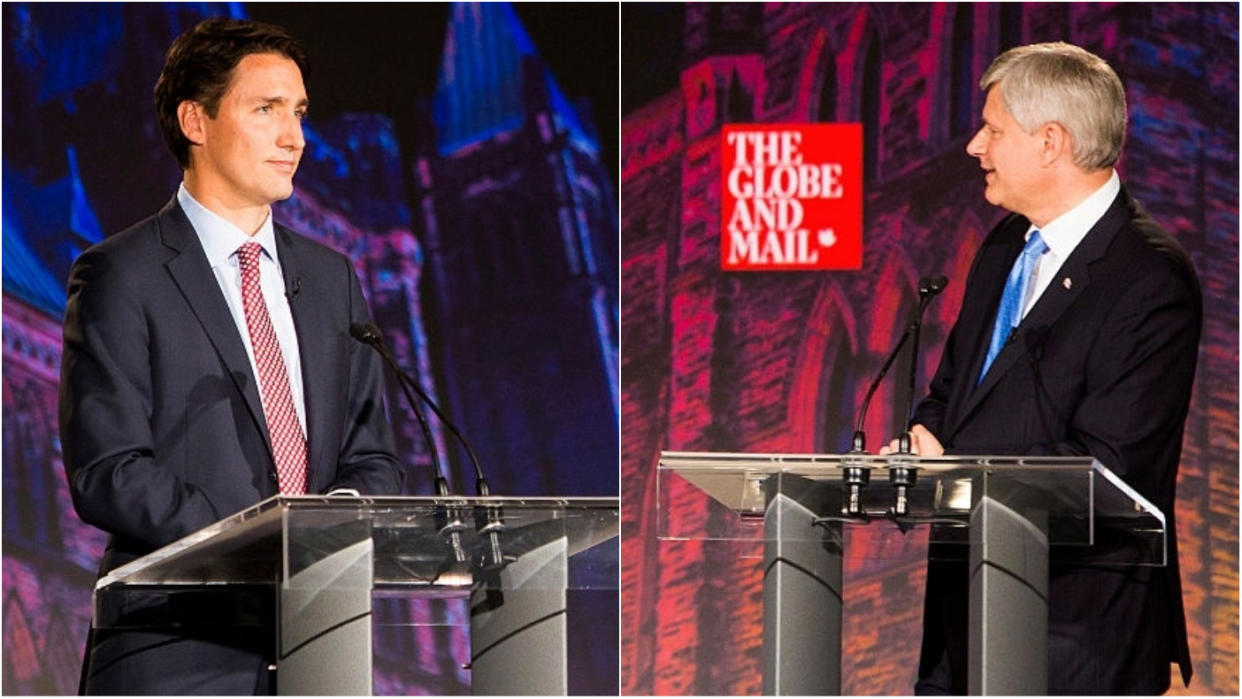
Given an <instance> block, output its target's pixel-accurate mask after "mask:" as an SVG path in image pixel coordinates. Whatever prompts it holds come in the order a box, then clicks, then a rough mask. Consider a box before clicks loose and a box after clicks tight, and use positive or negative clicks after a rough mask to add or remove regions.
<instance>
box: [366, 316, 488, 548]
mask: <svg viewBox="0 0 1242 699" xmlns="http://www.w3.org/2000/svg"><path fill="white" fill-rule="evenodd" d="M349 334H350V335H353V337H354V339H355V340H358V341H359V342H361V343H363V344H365V345H370V346H371V347H373V348H375V350H376V351H377V352H379V355H380V357H382V358H383V359H384V363H386V364H387V365H388V367H389V368H390V369H392V371H393V373H394V374H396V375H397V383H398V384H399V385H400V386H401V391H402V393H404V394H405V401H406V403H407V404H409V406H410V410H413V411H414V417H415V418H417V419H418V426H419V428H421V429H422V432H423V438H424V439H426V440H427V452H428V453H429V454H430V455H431V466H432V468H433V469H434V470H435V473H436V477H435V488H436V495H437V496H439V497H449V496H451V495H452V494H453V491H452V489H451V488H450V487H449V483H448V479H446V478H445V477H444V471H443V469H441V468H440V456H439V454H438V452H437V451H436V443H435V440H434V439H433V438H432V436H431V427H430V426H428V424H427V418H426V417H424V416H423V411H422V410H419V407H418V401H417V400H416V399H415V398H414V394H413V393H412V392H411V391H410V386H409V385H408V383H409V382H408V380H407V377H406V376H405V372H404V371H402V370H401V367H400V365H398V364H397V360H396V358H395V357H393V356H392V352H390V351H389V350H388V347H387V346H386V345H385V344H384V338H383V335H381V334H380V330H379V328H378V327H376V326H375V325H373V324H371V323H367V324H362V323H354V324H353V325H350V326H349ZM436 519H437V528H438V529H439V530H440V535H441V536H443V537H445V538H447V539H448V544H449V548H450V549H451V550H452V552H453V558H454V560H456V561H457V562H458V563H461V562H464V561H465V560H466V559H467V558H468V556H467V555H466V551H465V549H464V548H462V545H461V532H462V531H463V530H465V528H466V524H465V523H464V522H462V521H461V516H460V515H459V514H458V512H457V508H454V507H449V508H446V509H445V510H444V511H443V512H439V513H437V515H436Z"/></svg>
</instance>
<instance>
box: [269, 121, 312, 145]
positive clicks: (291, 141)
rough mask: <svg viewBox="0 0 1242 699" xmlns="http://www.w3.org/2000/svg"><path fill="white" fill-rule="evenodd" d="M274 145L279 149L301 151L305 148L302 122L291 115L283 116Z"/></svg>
mask: <svg viewBox="0 0 1242 699" xmlns="http://www.w3.org/2000/svg"><path fill="white" fill-rule="evenodd" d="M276 145H278V146H280V147H281V148H288V149H290V150H296V151H301V150H302V149H303V148H305V147H306V137H305V136H304V135H303V134H302V120H301V119H299V118H298V117H297V116H295V115H293V114H289V115H287V116H285V118H284V120H283V121H282V123H281V128H280V133H279V134H278V136H277V139H276Z"/></svg>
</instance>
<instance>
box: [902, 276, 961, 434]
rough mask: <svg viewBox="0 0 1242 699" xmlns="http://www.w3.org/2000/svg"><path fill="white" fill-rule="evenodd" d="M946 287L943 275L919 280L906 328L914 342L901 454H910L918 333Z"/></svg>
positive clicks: (917, 363) (916, 374)
mask: <svg viewBox="0 0 1242 699" xmlns="http://www.w3.org/2000/svg"><path fill="white" fill-rule="evenodd" d="M948 285H949V278H948V277H946V276H944V275H943V274H941V275H939V276H936V277H934V278H932V279H928V278H926V277H924V278H922V279H920V280H919V306H918V310H917V311H916V312H915V314H914V317H913V318H911V319H910V326H909V327H908V328H907V332H909V333H910V334H911V336H912V337H913V338H914V342H913V344H911V345H910V376H909V382H908V383H907V387H908V389H909V392H908V393H907V395H906V413H905V414H906V419H907V422H906V431H905V432H904V433H903V434H902V435H901V437H900V438H899V439H898V445H899V449H898V451H900V452H901V453H903V454H909V453H910V428H911V427H913V425H911V424H910V423H909V419H910V416H911V414H912V413H913V412H914V389H915V382H916V380H917V377H918V373H919V332H920V330H921V328H922V326H923V314H924V312H925V311H926V310H927V307H928V306H929V305H930V304H931V301H932V299H934V298H936V295H937V294H939V293H940V292H942V291H944V288H945V287H946V286H948Z"/></svg>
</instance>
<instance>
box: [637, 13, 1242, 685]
mask: <svg viewBox="0 0 1242 699" xmlns="http://www.w3.org/2000/svg"><path fill="white" fill-rule="evenodd" d="M1051 40H1065V41H1069V42H1072V43H1076V44H1080V45H1082V46H1085V47H1087V48H1088V49H1090V50H1092V51H1094V52H1096V53H1098V54H1099V55H1101V56H1103V57H1104V58H1105V59H1107V60H1108V61H1109V62H1110V63H1111V64H1112V65H1113V66H1114V68H1115V69H1116V70H1117V72H1118V73H1119V74H1120V76H1121V78H1122V80H1123V81H1124V82H1125V85H1126V90H1127V97H1128V100H1129V105H1130V128H1129V142H1128V145H1127V148H1126V151H1125V156H1124V158H1123V160H1122V161H1121V164H1120V167H1119V170H1120V173H1121V177H1122V179H1123V181H1124V182H1125V183H1126V185H1127V187H1129V189H1130V192H1131V193H1132V194H1133V195H1134V196H1135V197H1136V198H1137V199H1139V200H1140V201H1142V202H1143V204H1144V205H1145V206H1146V207H1147V208H1148V209H1149V210H1150V212H1151V214H1152V215H1153V216H1154V217H1155V218H1156V219H1157V220H1158V221H1160V222H1161V223H1163V224H1164V225H1165V226H1166V227H1167V228H1168V229H1169V230H1170V231H1171V232H1172V233H1173V234H1174V235H1176V236H1177V237H1178V238H1179V240H1180V241H1181V242H1182V244H1183V245H1184V246H1185V247H1186V249H1187V250H1188V251H1189V253H1190V255H1191V257H1192V259H1193V261H1194V264H1195V266H1196V268H1197V270H1198V273H1199V277H1200V279H1201V280H1202V283H1203V288H1204V292H1205V294H1206V300H1207V303H1206V328H1205V332H1204V336H1203V343H1202V345H1201V348H1200V356H1199V369H1198V374H1197V377H1196V383H1195V389H1194V395H1193V399H1192V405H1191V413H1190V418H1189V422H1188V424H1187V430H1186V436H1185V443H1184V448H1183V462H1182V465H1181V470H1180V478H1179V482H1178V492H1177V495H1178V498H1177V513H1176V514H1177V519H1178V522H1179V525H1180V526H1179V535H1180V537H1179V547H1180V549H1181V563H1182V575H1183V580H1184V582H1185V603H1186V608H1187V612H1188V615H1189V624H1190V628H1189V633H1190V645H1191V654H1192V656H1193V660H1194V667H1195V677H1194V680H1193V683H1192V685H1191V687H1190V689H1189V690H1184V689H1180V688H1178V686H1179V685H1180V681H1176V682H1175V690H1174V691H1175V692H1177V693H1186V692H1187V691H1188V692H1189V693H1191V694H1228V695H1235V694H1237V692H1238V432H1237V428H1238V410H1237V406H1238V401H1237V398H1238V396H1237V386H1238V334H1237V329H1238V328H1237V320H1238V264H1237V262H1238V217H1237V213H1238V208H1237V205H1238V62H1237V60H1238V59H1237V57H1238V8H1237V6H1236V5H1234V4H1193V5H1190V4H1186V5H1181V4H1169V3H1160V4H1142V5H1137V4H1136V5H1129V4H1116V3H1108V4H1095V3H1080V4H1059V3H1058V4H1023V3H1004V4H970V3H937V4H917V5H913V4H912V5H899V4H888V3H883V4H880V3H876V4H870V3H850V4H832V3H829V4H806V5H803V4H796V3H771V4H765V5H757V4H728V5H716V4H710V5H709V4H694V5H687V6H685V7H681V6H674V7H670V6H666V5H658V6H634V5H623V7H622V71H623V73H624V75H625V80H624V81H623V89H624V93H623V116H622V133H621V142H622V145H621V172H622V174H621V182H622V223H621V230H622V260H623V262H622V290H623V296H624V304H623V312H622V318H623V324H622V332H623V335H624V338H625V344H624V355H623V366H622V377H623V381H622V401H621V406H622V423H623V424H624V439H623V440H622V484H623V486H622V500H623V522H622V539H623V549H622V556H623V570H622V590H623V595H622V619H623V624H622V638H623V639H624V640H623V644H622V677H623V680H622V691H623V692H625V693H629V694H648V693H654V694H707V695H712V694H757V693H758V692H759V690H760V687H761V678H760V624H761V622H760V620H761V616H762V609H761V597H762V591H761V577H762V575H761V570H760V569H759V566H758V564H757V562H756V561H754V560H753V559H749V560H748V559H743V558H741V557H740V556H741V555H742V554H744V553H748V552H749V551H748V547H744V546H739V545H735V544H732V543H729V542H707V543H703V542H685V541H680V542H671V541H670V542H660V541H657V540H656V522H657V520H656V508H657V498H656V487H655V486H656V478H655V467H656V460H657V458H658V455H659V452H660V450H662V449H672V450H692V451H693V450H701V451H752V452H789V453H807V452H841V451H845V450H847V449H848V448H849V435H850V432H851V429H852V428H851V425H850V423H851V421H852V416H853V414H854V411H855V406H856V405H857V404H858V403H859V401H860V399H861V397H862V394H863V392H864V390H865V389H866V385H867V383H868V382H869V381H870V377H872V376H873V375H874V374H875V372H876V370H877V369H878V368H879V364H880V362H881V361H882V360H883V357H884V356H885V354H887V352H888V350H889V349H890V348H891V347H892V346H893V345H894V343H895V341H896V339H897V336H898V335H899V334H900V332H901V329H902V324H903V323H902V321H901V320H899V319H901V318H905V317H906V314H907V313H908V310H909V309H910V308H911V305H912V303H913V302H914V299H915V292H914V286H915V283H916V280H917V279H918V278H919V276H920V275H930V274H935V273H944V274H946V275H948V277H949V278H950V280H952V281H951V283H950V285H949V287H948V289H947V290H946V292H945V294H944V298H941V299H939V300H937V301H936V304H935V306H933V307H932V308H931V310H930V313H929V320H928V322H927V324H926V326H925V327H924V331H923V340H924V343H925V344H924V353H923V356H922V357H921V360H920V362H919V370H920V377H921V378H920V388H919V390H920V391H923V390H925V387H926V381H927V377H929V376H930V374H931V372H932V371H933V370H934V368H935V366H936V364H937V362H938V361H939V357H940V353H941V348H942V345H943V343H944V339H945V337H946V335H947V333H948V331H949V327H950V323H951V322H952V320H953V318H954V317H955V315H956V313H957V309H958V308H959V306H960V303H961V295H962V289H963V285H964V279H965V276H966V271H967V268H968V266H969V263H970V260H971V258H972V256H973V255H974V253H975V251H976V249H977V248H978V246H979V244H980V241H981V240H982V238H983V236H984V235H985V234H986V233H987V232H988V230H990V229H991V227H992V226H993V225H994V224H995V223H996V222H997V221H998V220H999V219H1000V218H1001V217H1002V215H1003V212H1002V211H1001V210H999V209H997V208H994V207H992V206H990V205H988V204H987V203H986V202H985V201H984V199H983V182H982V177H981V175H980V171H979V169H978V166H977V163H976V161H975V160H974V159H973V158H970V157H969V156H967V155H966V153H965V152H964V150H965V145H966V142H967V141H968V140H969V138H970V137H971V135H972V134H973V131H974V129H975V128H976V126H977V124H978V119H979V117H978V114H979V111H980V107H981V106H982V100H983V95H982V94H981V93H980V92H979V90H978V88H977V84H978V80H979V77H980V75H981V74H982V72H983V70H984V69H985V68H986V67H987V65H988V63H989V62H990V60H991V59H992V58H993V57H994V56H996V55H997V54H998V53H999V52H1000V51H1001V50H1003V49H1005V48H1008V47H1011V46H1014V45H1017V44H1021V43H1030V42H1036V41H1051ZM838 121H839V122H861V123H862V124H863V129H864V133H865V137H864V140H865V143H864V153H865V156H864V158H865V162H866V166H865V171H866V180H865V185H864V186H865V202H864V254H863V268H862V269H861V270H859V271H846V272H819V273H805V272H804V273H797V272H794V273H770V272H768V273H733V274H723V273H721V271H720V243H719V231H720V229H721V222H720V192H719V190H720V156H719V153H718V151H719V147H718V139H719V133H720V129H721V125H722V124H725V123H729V122H760V123H781V122H785V123H805V122H838ZM894 375H896V376H899V375H901V374H900V373H899V372H897V371H894ZM893 380H894V379H893V376H890V378H889V381H890V383H889V384H887V385H886V386H885V388H884V389H883V390H881V392H880V394H879V395H878V397H877V399H876V401H875V403H874V404H873V406H872V411H871V413H870V420H869V422H868V423H867V426H866V427H867V433H868V434H869V435H871V436H872V441H873V442H874V443H876V444H873V445H872V446H873V447H874V446H876V445H877V444H878V442H879V441H880V439H881V436H884V437H885V438H887V436H889V435H893V434H895V432H896V429H897V427H898V425H899V424H900V423H901V422H902V421H903V419H902V418H901V417H900V416H899V415H898V414H897V410H896V409H895V408H894V407H893V406H894V405H895V404H896V403H897V402H898V401H897V400H896V399H899V398H900V399H904V393H905V391H904V390H900V391H896V392H894V389H893V388H892V385H893V384H892V382H893ZM901 402H903V403H904V400H902V401H901ZM659 506H660V507H668V508H674V509H676V508H678V506H679V503H678V502H672V503H659ZM676 511H677V517H678V518H679V521H688V522H694V521H698V520H701V519H702V518H703V517H704V516H705V513H704V512H702V511H698V510H695V509H680V510H676ZM853 543H854V544H856V545H858V546H861V547H862V549H863V550H862V551H861V552H860V553H858V554H857V555H851V556H850V557H849V558H848V559H847V561H846V570H845V592H844V596H845V599H846V613H847V621H846V623H845V644H846V647H845V652H844V658H843V665H844V667H843V673H844V686H843V688H842V689H843V690H844V693H845V694H864V695H865V694H908V693H910V692H911V691H912V687H913V680H914V676H915V669H916V666H917V660H918V648H919V635H920V623H921V616H922V598H923V585H924V579H925V574H924V556H925V543H926V534H925V533H922V532H920V533H912V534H910V535H909V536H908V539H907V540H906V541H905V542H904V544H900V545H899V546H898V547H897V548H898V549H904V550H894V549H888V550H884V551H883V552H880V551H877V550H876V548H875V547H874V546H873V547H872V548H866V547H867V542H865V541H862V542H859V541H855V542H853ZM855 550H856V551H857V550H858V549H857V548H856V549H855ZM879 553H882V554H883V560H880V561H875V560H872V561H867V560H864V559H865V558H866V557H867V556H871V555H876V554H879Z"/></svg>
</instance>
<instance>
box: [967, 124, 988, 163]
mask: <svg viewBox="0 0 1242 699" xmlns="http://www.w3.org/2000/svg"><path fill="white" fill-rule="evenodd" d="M984 128H986V127H980V129H979V130H978V131H976V132H975V137H974V138H972V139H970V142H969V143H967V144H966V152H967V153H968V154H969V155H972V156H974V157H976V158H982V157H983V154H984V153H985V152H986V150H987V149H986V148H985V147H984V141H985V139H984V136H983V129H984Z"/></svg>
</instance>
